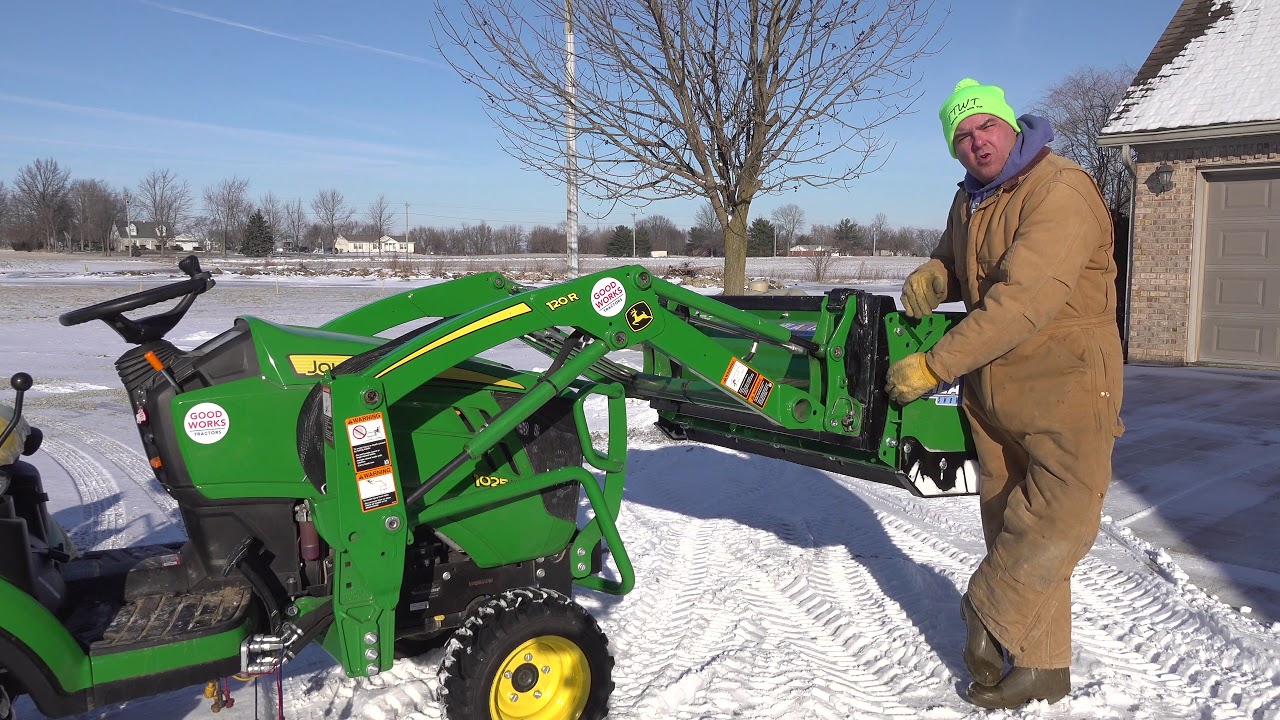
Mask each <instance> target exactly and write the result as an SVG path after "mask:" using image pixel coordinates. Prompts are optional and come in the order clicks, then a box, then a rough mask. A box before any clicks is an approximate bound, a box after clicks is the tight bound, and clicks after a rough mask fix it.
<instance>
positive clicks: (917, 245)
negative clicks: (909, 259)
mask: <svg viewBox="0 0 1280 720" xmlns="http://www.w3.org/2000/svg"><path fill="white" fill-rule="evenodd" d="M941 237H942V230H939V229H937V228H915V229H913V231H912V241H913V242H912V245H911V254H912V255H916V256H918V257H929V253H931V252H933V249H934V248H936V247H938V240H939V239H940V238H941Z"/></svg>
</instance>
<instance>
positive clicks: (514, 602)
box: [440, 588, 613, 720]
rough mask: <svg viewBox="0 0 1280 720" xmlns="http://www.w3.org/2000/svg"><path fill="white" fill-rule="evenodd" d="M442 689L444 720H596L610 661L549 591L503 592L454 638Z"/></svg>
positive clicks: (601, 640)
mask: <svg viewBox="0 0 1280 720" xmlns="http://www.w3.org/2000/svg"><path fill="white" fill-rule="evenodd" d="M440 685H441V687H442V689H443V692H444V704H445V716H446V717H448V718H449V719H450V720H477V719H478V718H489V720H515V719H516V718H519V719H520V720H599V719H600V718H603V717H604V716H605V715H606V714H607V713H608V711H609V694H610V693H612V692H613V656H611V655H610V654H609V641H608V639H607V638H606V637H605V635H604V633H603V632H602V631H601V630H600V626H599V625H597V624H596V621H595V618H593V617H591V615H589V614H588V613H587V611H586V610H583V609H582V606H580V605H578V604H577V603H575V602H573V601H572V600H570V599H569V598H567V597H565V596H564V595H561V594H560V593H557V592H555V591H552V590H545V589H539V588H527V589H525V588H521V589H516V590H508V591H506V592H504V593H502V594H500V595H495V596H493V597H491V598H489V599H488V600H487V601H485V603H484V604H483V605H481V606H480V607H478V608H477V609H476V611H475V612H474V613H472V615H471V616H470V617H468V618H467V620H466V622H464V623H463V624H462V627H460V628H458V630H457V631H456V632H455V633H454V637H453V640H452V642H451V643H450V645H449V647H448V649H447V650H446V652H445V658H444V664H443V666H442V668H441V671H440Z"/></svg>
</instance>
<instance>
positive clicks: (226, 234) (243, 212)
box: [204, 175, 253, 257]
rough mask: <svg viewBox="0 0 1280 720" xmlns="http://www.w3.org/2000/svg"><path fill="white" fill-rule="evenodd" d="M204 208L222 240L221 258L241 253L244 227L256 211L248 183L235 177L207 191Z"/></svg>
mask: <svg viewBox="0 0 1280 720" xmlns="http://www.w3.org/2000/svg"><path fill="white" fill-rule="evenodd" d="M204 208H205V212H207V213H208V214H209V218H210V219H211V220H212V221H213V224H214V227H216V228H217V229H218V232H219V235H220V236H221V239H222V256H223V257H226V256H227V251H228V250H235V251H237V252H238V251H239V250H240V245H241V242H242V241H243V240H244V230H245V226H246V225H247V224H248V222H249V213H250V212H251V211H252V210H253V207H252V205H251V204H250V203H249V181H248V180H246V179H243V178H240V177H238V176H236V175H232V176H231V177H229V178H227V179H225V180H221V181H219V182H218V184H216V185H210V186H209V187H207V188H205V189H204Z"/></svg>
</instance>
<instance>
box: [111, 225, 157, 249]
mask: <svg viewBox="0 0 1280 720" xmlns="http://www.w3.org/2000/svg"><path fill="white" fill-rule="evenodd" d="M164 229H165V227H164V226H163V225H158V224H156V223H153V222H140V221H137V220H134V221H131V222H129V223H123V222H119V223H116V224H115V226H113V227H112V228H111V241H112V242H113V243H114V244H115V246H116V247H119V248H121V249H124V248H130V247H134V246H137V247H140V248H143V249H146V250H159V249H160V242H161V240H160V236H161V233H162V232H163V231H164Z"/></svg>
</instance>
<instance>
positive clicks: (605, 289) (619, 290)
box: [591, 277, 627, 317]
mask: <svg viewBox="0 0 1280 720" xmlns="http://www.w3.org/2000/svg"><path fill="white" fill-rule="evenodd" d="M626 304H627V289H626V288H624V287H623V286H622V283H620V282H618V281H617V280H614V279H613V278H611V277H606V278H600V279H599V280H597V281H596V284H595V287H593V288H591V307H593V308H595V309H596V312H598V313H600V315H601V316H603V317H613V316H614V315H617V314H618V313H620V312H622V306H623V305H626Z"/></svg>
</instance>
